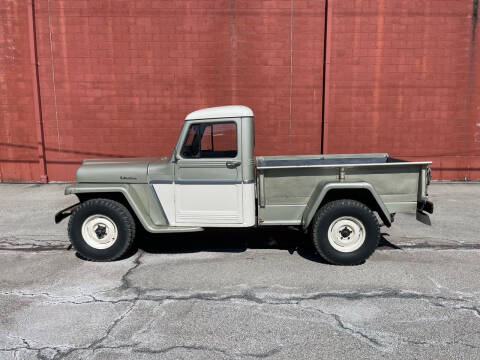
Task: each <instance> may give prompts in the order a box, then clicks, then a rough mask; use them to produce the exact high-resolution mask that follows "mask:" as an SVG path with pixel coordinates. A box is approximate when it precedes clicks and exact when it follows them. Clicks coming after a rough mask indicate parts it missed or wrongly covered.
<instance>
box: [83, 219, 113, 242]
mask: <svg viewBox="0 0 480 360" xmlns="http://www.w3.org/2000/svg"><path fill="white" fill-rule="evenodd" d="M82 236H83V239H84V240H85V242H86V243H87V244H88V245H90V246H91V247H93V248H95V249H107V248H109V247H110V246H112V245H113V244H114V243H115V241H116V240H117V237H118V231H117V226H116V225H115V223H114V222H113V220H112V219H110V218H109V217H108V216H105V215H92V216H89V217H88V218H86V219H85V221H84V222H83V224H82Z"/></svg>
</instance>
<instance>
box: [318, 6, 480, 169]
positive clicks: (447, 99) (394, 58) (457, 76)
mask: <svg viewBox="0 0 480 360" xmlns="http://www.w3.org/2000/svg"><path fill="white" fill-rule="evenodd" d="M474 4H475V1H466V0H465V1H438V0H430V1H401V0H377V1H360V0H356V1H334V6H333V9H332V10H333V19H332V20H333V21H332V28H331V34H332V35H331V36H332V39H331V43H330V46H331V58H330V61H331V65H330V80H329V90H330V95H329V103H328V105H327V106H326V109H327V112H328V116H327V119H328V124H326V127H327V131H326V140H325V141H326V145H327V147H326V150H327V151H328V152H329V153H335V152H347V153H355V152H388V153H390V154H391V155H394V156H396V157H400V158H406V159H412V160H433V161H434V163H433V165H432V168H433V175H434V178H437V179H464V178H468V179H480V101H479V100H480V97H479V91H480V66H479V65H480V45H479V43H480V34H479V28H480V26H477V27H476V29H475V21H474V20H475V19H474V18H472V14H473V10H474ZM474 31H475V32H474Z"/></svg>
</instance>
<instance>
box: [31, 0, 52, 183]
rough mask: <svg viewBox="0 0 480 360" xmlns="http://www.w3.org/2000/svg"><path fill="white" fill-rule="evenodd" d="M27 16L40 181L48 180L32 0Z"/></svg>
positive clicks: (32, 0)
mask: <svg viewBox="0 0 480 360" xmlns="http://www.w3.org/2000/svg"><path fill="white" fill-rule="evenodd" d="M27 13H28V14H27V16H28V17H27V18H28V40H29V45H30V64H31V68H32V86H33V106H34V109H33V113H34V118H35V126H36V130H37V145H38V146H37V148H38V165H39V169H40V181H41V182H43V183H46V182H48V176H47V160H46V158H45V136H44V131H43V119H42V105H41V100H40V84H39V77H38V54H37V41H36V36H35V4H34V0H30V1H28V3H27Z"/></svg>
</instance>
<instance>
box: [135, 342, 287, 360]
mask: <svg viewBox="0 0 480 360" xmlns="http://www.w3.org/2000/svg"><path fill="white" fill-rule="evenodd" d="M177 349H185V350H198V351H207V352H216V353H220V354H223V355H226V356H228V357H229V358H231V357H241V358H243V357H253V358H259V359H266V358H268V357H270V356H273V355H275V354H278V353H279V352H281V351H282V348H281V347H278V348H274V349H272V350H269V351H267V352H264V353H232V352H228V351H227V350H225V349H221V348H218V347H213V346H203V345H174V346H169V347H166V348H162V349H158V350H157V349H146V348H139V349H133V352H137V353H144V354H156V355H158V354H165V353H168V352H171V351H174V350H177Z"/></svg>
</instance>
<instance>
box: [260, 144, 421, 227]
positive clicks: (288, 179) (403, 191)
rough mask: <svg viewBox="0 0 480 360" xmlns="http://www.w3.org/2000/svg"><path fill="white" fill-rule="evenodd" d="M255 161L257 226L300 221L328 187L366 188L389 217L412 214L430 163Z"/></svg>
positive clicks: (353, 157)
mask: <svg viewBox="0 0 480 360" xmlns="http://www.w3.org/2000/svg"><path fill="white" fill-rule="evenodd" d="M256 162H257V167H256V169H257V193H258V221H259V224H262V225H275V224H286V223H287V224H290V225H298V224H301V222H302V214H303V213H304V210H305V208H306V207H307V206H308V203H309V201H310V199H311V198H312V197H315V194H317V193H318V192H319V191H320V190H321V189H322V187H324V186H325V185H326V184H329V183H337V182H343V183H359V182H364V183H368V184H371V185H372V186H373V187H374V189H375V191H376V193H377V194H378V195H379V196H380V197H381V199H382V201H383V202H384V203H385V206H386V207H387V208H388V211H389V212H390V213H395V212H416V209H417V201H420V200H421V198H422V197H423V196H424V195H425V194H424V193H425V186H424V184H423V182H422V179H424V174H425V171H426V168H427V165H428V164H430V162H409V161H405V160H401V159H396V158H392V157H389V156H388V154H386V153H379V154H335V155H296V156H260V157H257V158H256Z"/></svg>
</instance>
